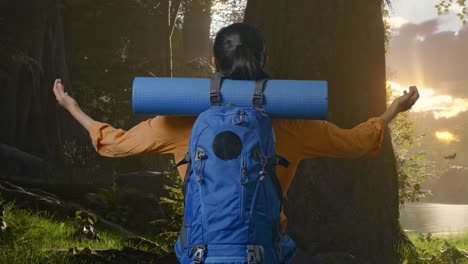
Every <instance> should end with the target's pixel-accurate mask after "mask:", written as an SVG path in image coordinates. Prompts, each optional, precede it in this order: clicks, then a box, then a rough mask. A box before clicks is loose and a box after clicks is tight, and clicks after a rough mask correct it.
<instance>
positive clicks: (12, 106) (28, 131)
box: [0, 0, 83, 160]
mask: <svg viewBox="0 0 468 264" xmlns="http://www.w3.org/2000/svg"><path fill="white" fill-rule="evenodd" d="M4 7H5V9H4V10H3V11H4V14H3V15H2V16H3V17H4V18H5V22H4V23H5V25H6V26H5V28H8V30H9V32H6V35H7V37H6V38H8V40H9V41H10V42H9V43H7V45H10V46H13V47H12V50H15V53H14V54H9V56H11V57H13V59H12V60H11V61H10V63H9V64H8V68H7V75H6V76H3V77H0V79H2V80H0V83H1V84H2V89H0V94H1V96H0V97H1V100H2V103H1V104H0V105H1V106H2V107H1V108H2V112H3V113H5V114H3V115H2V116H1V117H0V123H1V124H2V126H3V127H5V129H2V131H1V132H0V142H3V143H6V144H8V145H11V146H14V147H17V148H19V149H21V150H23V151H26V152H29V153H32V154H34V155H37V156H40V157H47V158H48V159H49V160H54V159H56V158H57V155H58V150H59V146H60V144H61V143H62V142H63V140H64V139H65V138H67V137H76V136H77V135H82V134H83V133H82V132H83V130H80V129H79V128H78V125H77V123H76V122H74V121H73V120H72V118H71V117H70V116H69V115H68V114H67V113H65V111H63V109H59V108H60V107H59V106H58V104H57V102H56V100H55V97H54V95H53V93H52V89H51V88H52V84H53V82H54V79H56V78H59V77H60V78H61V79H62V82H63V83H65V85H66V86H67V90H68V91H69V92H70V90H71V85H70V79H69V73H68V67H67V64H66V61H65V48H64V40H63V27H62V15H61V8H60V2H59V1H56V0H48V1H46V2H45V3H44V2H30V1H24V0H21V1H8V2H6V4H4Z"/></svg>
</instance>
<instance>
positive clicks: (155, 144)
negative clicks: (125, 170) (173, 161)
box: [53, 79, 193, 157]
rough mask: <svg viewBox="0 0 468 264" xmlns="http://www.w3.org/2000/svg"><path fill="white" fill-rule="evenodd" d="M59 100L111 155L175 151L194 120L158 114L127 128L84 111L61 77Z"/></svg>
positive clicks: (57, 91) (56, 85)
mask: <svg viewBox="0 0 468 264" xmlns="http://www.w3.org/2000/svg"><path fill="white" fill-rule="evenodd" d="M53 91H54V94H55V96H56V98H57V101H58V103H59V104H60V105H61V106H63V107H64V108H65V109H66V110H68V111H69V112H70V114H71V115H72V116H73V117H74V118H75V119H76V120H77V121H78V122H79V123H80V124H81V125H83V126H84V127H85V128H86V130H88V132H89V135H90V136H91V141H92V143H93V146H94V148H95V149H96V151H97V152H98V153H99V154H100V155H102V156H107V157H124V156H130V155H136V154H140V153H148V152H152V153H174V151H175V149H176V148H179V147H182V146H184V144H187V143H186V142H185V141H187V139H188V136H189V134H187V133H190V127H191V125H192V123H193V120H191V119H188V118H170V117H163V116H160V117H156V118H151V119H148V120H146V121H143V122H141V123H139V124H138V125H136V126H134V127H133V128H131V129H130V130H128V131H126V130H123V129H119V128H114V127H112V126H111V125H109V124H106V123H102V122H98V121H95V120H94V119H92V118H91V117H89V116H88V115H87V114H86V113H84V112H83V111H82V110H81V108H80V107H79V105H78V103H77V102H76V101H75V99H73V98H72V97H71V96H69V95H68V94H67V93H66V92H65V91H64V87H63V85H62V83H61V81H60V80H59V79H58V80H56V81H55V83H54V88H53Z"/></svg>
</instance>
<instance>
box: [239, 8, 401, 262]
mask: <svg viewBox="0 0 468 264" xmlns="http://www.w3.org/2000/svg"><path fill="white" fill-rule="evenodd" d="M245 22H247V23H252V24H255V25H256V26H258V27H259V28H260V29H261V31H262V32H264V35H265V37H266V39H267V43H268V55H269V57H270V62H269V65H268V66H267V70H268V72H269V73H270V74H271V75H272V77H273V78H278V79H283V78H284V79H316V80H328V83H329V90H328V94H329V109H328V120H329V121H331V122H333V123H336V124H337V125H339V126H341V127H343V128H351V127H353V126H355V125H357V124H359V123H361V122H363V121H366V120H367V119H368V118H370V117H373V116H379V115H380V114H382V113H383V112H384V110H385V109H386V92H385V88H386V87H385V80H386V77H385V56H384V55H385V50H384V25H383V21H382V1H380V0H365V1H342V0H314V1H309V0H291V1H280V0H250V1H248V4H247V9H246V17H245ZM288 198H289V201H288V202H287V203H286V213H287V216H288V219H289V224H288V228H289V231H290V233H291V234H292V236H293V238H295V239H296V241H297V245H298V252H299V254H298V257H301V256H300V255H302V254H301V252H305V255H302V257H301V259H300V260H299V258H298V259H296V261H297V263H306V262H300V261H307V260H311V259H312V257H311V256H312V255H318V254H319V253H326V252H336V251H340V252H346V253H350V254H352V255H354V256H357V257H358V258H360V259H362V260H363V261H369V262H370V263H396V262H397V258H398V254H397V252H396V248H395V246H396V242H397V241H398V239H399V223H398V218H399V212H398V185H397V172H396V167H395V157H394V153H393V148H392V145H391V139H390V135H389V133H388V131H385V134H384V141H383V146H382V150H381V153H380V154H379V155H378V156H377V157H362V158H359V159H353V160H346V159H331V158H319V159H313V160H306V161H303V162H302V163H301V165H300V167H299V169H298V172H297V175H296V177H295V180H294V181H293V183H292V185H291V187H290V189H289V195H288ZM293 208H294V209H293ZM298 208H300V209H298Z"/></svg>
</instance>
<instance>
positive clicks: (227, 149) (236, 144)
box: [213, 131, 242, 160]
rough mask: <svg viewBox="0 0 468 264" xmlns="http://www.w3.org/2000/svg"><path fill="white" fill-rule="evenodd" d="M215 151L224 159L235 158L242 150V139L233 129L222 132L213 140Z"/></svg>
mask: <svg viewBox="0 0 468 264" xmlns="http://www.w3.org/2000/svg"><path fill="white" fill-rule="evenodd" d="M213 151H214V153H215V154H216V156H217V157H218V158H220V159H222V160H232V159H235V158H237V157H238V156H239V155H240V154H241V152H242V141H241V139H240V137H239V136H238V135H236V133H234V132H232V131H224V132H221V133H219V134H218V135H216V137H215V138H214V140H213Z"/></svg>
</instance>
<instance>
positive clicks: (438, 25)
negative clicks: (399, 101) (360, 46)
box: [387, 0, 468, 119]
mask: <svg viewBox="0 0 468 264" xmlns="http://www.w3.org/2000/svg"><path fill="white" fill-rule="evenodd" d="M437 2H438V0H393V1H392V9H391V12H390V19H389V22H390V24H391V26H392V35H393V36H392V39H391V41H390V48H389V51H388V54H387V73H388V74H387V77H388V79H389V80H390V81H391V82H392V86H393V87H394V88H395V89H396V91H397V92H398V93H400V92H402V90H403V89H405V88H406V87H408V86H410V85H416V86H418V89H419V90H420V93H421V98H420V100H419V101H418V103H417V105H415V107H414V111H415V112H430V113H432V115H433V117H434V118H435V119H440V118H453V117H456V116H458V115H459V114H468V59H467V58H468V28H467V27H463V24H462V22H461V21H460V20H459V18H458V17H457V16H456V15H455V13H456V12H458V11H459V9H460V6H457V5H455V6H453V7H452V8H451V10H450V13H449V14H446V15H442V16H438V15H437V10H436V8H435V7H434V6H435V5H436V3H437ZM467 118H468V115H467Z"/></svg>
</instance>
